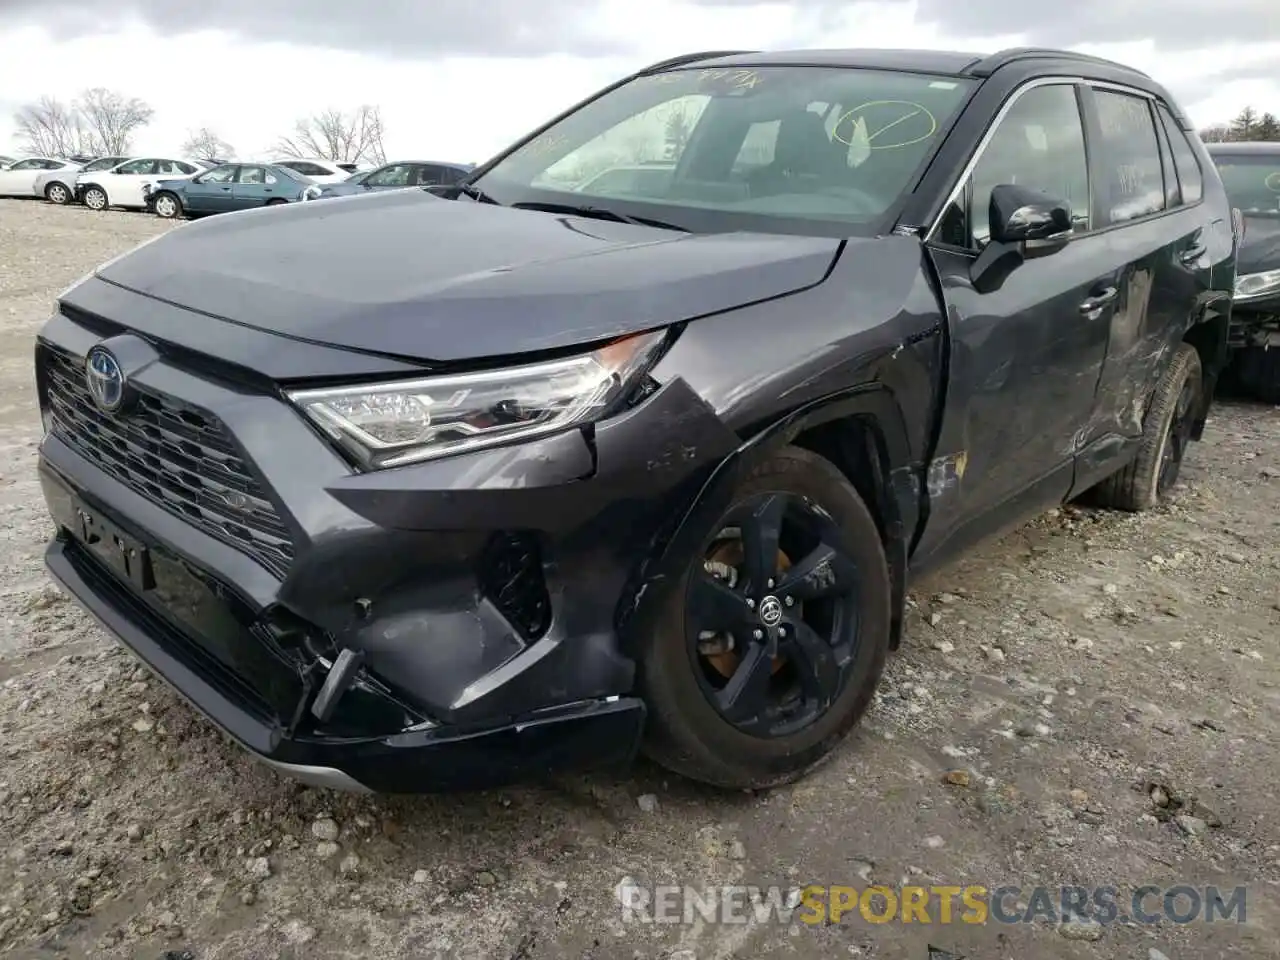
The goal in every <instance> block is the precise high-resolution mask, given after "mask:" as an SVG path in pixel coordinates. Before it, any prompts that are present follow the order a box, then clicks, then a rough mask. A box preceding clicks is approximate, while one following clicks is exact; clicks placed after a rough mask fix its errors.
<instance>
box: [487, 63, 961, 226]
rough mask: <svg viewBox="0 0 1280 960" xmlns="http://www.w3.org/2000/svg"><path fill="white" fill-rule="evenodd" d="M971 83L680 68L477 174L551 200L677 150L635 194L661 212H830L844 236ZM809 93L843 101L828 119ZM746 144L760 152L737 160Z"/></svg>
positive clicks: (495, 187)
mask: <svg viewBox="0 0 1280 960" xmlns="http://www.w3.org/2000/svg"><path fill="white" fill-rule="evenodd" d="M971 89H972V86H971V83H970V82H969V81H967V80H964V79H961V78H940V77H936V76H922V75H918V74H911V73H905V72H894V71H880V70H848V69H832V68H825V67H801V66H785V67H784V66H777V67H774V66H770V67H752V68H734V69H729V68H723V69H712V68H685V69H674V70H670V71H667V72H664V73H658V74H652V75H646V76H642V77H638V78H635V79H633V80H630V81H627V82H626V83H623V84H622V85H621V86H618V87H616V88H614V89H613V90H610V91H609V92H607V93H605V94H603V95H602V96H600V97H597V98H596V99H595V100H592V101H591V102H589V103H587V104H586V105H584V106H583V107H581V108H579V109H578V110H576V111H574V112H573V113H571V114H569V116H567V117H565V118H564V119H562V120H561V121H559V122H558V123H556V124H553V125H552V126H551V127H549V128H548V129H546V130H544V131H543V132H542V133H540V134H539V135H538V136H536V137H534V138H533V139H532V140H530V141H529V142H527V143H525V144H524V145H522V146H521V147H520V148H518V149H517V150H515V151H513V152H512V153H511V154H510V155H509V156H507V157H506V158H504V159H503V160H501V161H500V162H498V163H497V164H496V165H495V166H493V167H492V168H491V169H490V170H489V172H488V173H487V174H485V175H484V176H483V177H481V178H480V179H479V180H478V181H476V183H477V186H479V187H480V188H481V189H482V190H484V191H486V192H487V193H490V194H491V195H493V196H494V198H495V199H497V200H498V201H499V202H502V203H513V202H514V203H519V202H521V201H524V200H536V199H543V200H547V201H554V200H555V199H556V198H555V196H554V194H555V193H557V192H566V191H572V190H575V189H576V188H577V187H578V186H579V185H580V184H583V183H585V182H587V181H589V180H591V179H592V178H593V177H596V176H598V175H599V174H601V173H603V172H604V171H605V170H610V169H614V168H617V167H621V166H634V165H640V164H645V163H650V162H653V161H669V162H672V163H673V164H675V167H676V172H675V175H674V176H672V177H670V178H667V179H666V180H664V181H661V182H660V183H659V184H658V186H657V189H656V190H655V191H654V192H646V193H643V194H641V193H639V192H637V193H635V194H633V195H631V196H630V197H629V200H630V202H632V203H639V202H641V201H643V202H645V203H648V204H661V205H663V206H664V207H666V208H668V209H667V210H666V212H662V213H659V212H657V211H655V212H654V215H655V216H661V217H663V218H664V219H672V220H673V221H674V222H676V223H678V224H680V223H681V217H680V215H679V213H678V212H677V208H679V209H682V210H684V211H686V213H687V222H689V223H696V224H697V225H698V226H697V229H699V230H712V231H714V230H735V229H743V228H752V229H764V230H768V229H782V230H786V231H788V232H791V231H803V232H810V231H812V230H813V229H814V228H815V226H816V225H817V224H818V223H820V222H826V223H828V224H830V227H829V228H826V229H830V230H831V231H832V232H833V233H838V234H841V235H843V234H846V233H848V232H849V230H850V228H851V227H853V226H856V225H867V224H871V223H874V222H876V221H878V220H879V219H880V218H881V217H882V216H883V215H884V214H885V213H886V212H887V211H888V209H889V208H890V207H891V206H892V205H893V204H895V203H896V202H897V201H898V199H899V198H900V197H901V196H902V194H903V192H904V191H906V190H908V189H910V188H911V186H912V184H913V183H914V181H915V178H916V176H917V173H918V171H919V169H920V167H921V166H922V164H923V163H924V162H925V160H926V158H928V157H929V156H930V155H931V154H932V152H933V150H934V149H935V147H936V146H937V143H938V141H939V139H940V137H941V132H942V130H943V129H944V128H945V126H946V124H947V122H948V121H949V120H950V118H951V116H952V115H953V114H954V113H955V112H956V110H957V108H958V107H959V106H960V105H961V104H962V103H963V102H964V101H965V99H966V97H967V96H968V94H969V91H970V90H971ZM813 103H826V104H845V105H847V106H846V108H845V109H843V110H842V111H840V112H839V113H838V115H836V116H834V117H831V118H830V119H829V120H828V119H824V117H823V115H821V114H819V113H816V112H814V111H812V110H810V109H808V107H809V105H810V104H813ZM752 128H755V131H756V132H755V133H750V131H751V130H752ZM748 135H750V136H751V137H752V142H751V143H750V144H748V143H747V137H748ZM770 145H771V148H770ZM744 148H745V149H746V154H747V156H755V157H758V162H757V163H755V164H751V165H744V164H743V163H741V162H739V161H740V159H741V158H742V157H743V155H744ZM780 221H789V223H786V224H785V225H784V224H783V223H782V222H780ZM681 225H683V224H681ZM826 229H822V230H821V232H826Z"/></svg>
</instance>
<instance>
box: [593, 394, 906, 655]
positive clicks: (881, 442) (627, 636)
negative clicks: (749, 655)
mask: <svg viewBox="0 0 1280 960" xmlns="http://www.w3.org/2000/svg"><path fill="white" fill-rule="evenodd" d="M846 418H858V419H860V420H862V421H863V424H864V425H865V426H867V427H869V428H870V432H871V436H872V437H873V439H874V444H875V450H874V451H869V452H872V453H873V454H874V455H875V457H876V459H877V460H878V463H875V464H874V467H875V472H876V473H877V476H876V477H874V478H873V480H874V483H875V490H876V493H877V497H878V500H877V502H876V503H868V504H867V507H868V509H870V510H871V511H872V514H873V515H874V516H876V519H877V521H878V523H879V524H880V527H881V531H882V536H883V543H884V549H885V556H886V559H887V561H888V565H889V575H890V582H891V584H892V591H893V595H892V597H891V605H892V619H891V633H890V648H891V649H897V647H898V646H899V645H900V643H901V639H902V620H903V611H904V605H905V599H906V581H907V557H908V549H909V544H910V540H911V537H912V534H913V533H914V530H913V529H907V527H908V526H909V524H908V523H907V522H905V521H904V517H903V515H902V511H901V509H900V508H899V504H900V502H901V496H902V495H903V494H904V493H905V494H906V495H907V496H908V497H910V498H912V499H914V500H918V498H919V496H920V487H919V483H918V481H917V480H915V479H914V473H913V472H912V471H911V469H910V465H911V461H912V457H911V446H910V442H909V440H908V437H907V430H906V425H905V420H904V417H903V415H902V410H901V408H900V407H899V406H898V403H897V401H896V400H895V399H894V397H893V394H892V392H891V391H890V390H889V389H888V387H886V386H885V385H884V384H881V383H866V384H861V385H859V386H856V387H852V388H849V389H847V390H842V391H840V392H838V393H835V394H830V395H828V396H826V397H822V398H819V399H817V400H814V401H812V402H810V403H807V404H805V405H803V406H801V407H797V408H796V409H794V410H792V411H791V412H789V413H787V414H786V415H784V416H782V417H780V418H779V419H777V420H775V421H774V422H772V423H770V424H768V425H766V426H764V427H762V428H760V429H758V430H757V431H756V432H755V433H753V434H752V435H751V436H750V437H748V439H746V440H744V441H743V442H742V443H741V444H740V445H739V446H738V447H737V448H735V449H734V450H733V451H731V452H730V453H729V454H728V455H727V456H725V457H724V458H723V459H722V460H721V461H720V463H719V464H717V465H716V466H715V467H714V469H713V470H712V471H711V474H710V475H709V476H708V477H707V479H706V480H705V481H704V482H703V484H702V486H701V488H700V489H699V490H698V491H697V492H696V494H694V496H693V497H692V498H691V499H690V501H689V505H688V507H687V508H686V509H685V510H684V512H683V513H682V514H681V515H679V516H678V517H677V518H675V520H674V522H673V523H672V524H670V525H669V526H668V528H667V529H666V531H664V533H663V534H662V535H660V536H659V538H658V539H657V541H656V543H655V546H654V548H653V549H652V550H650V551H649V553H648V555H647V557H646V559H645V561H644V562H643V563H642V564H641V565H640V568H639V570H638V571H637V573H636V574H635V575H634V576H633V578H632V580H631V582H630V583H629V584H628V587H627V589H626V590H624V591H623V597H622V600H621V602H620V604H619V614H618V617H617V622H618V625H619V626H618V636H619V639H620V642H621V644H622V647H623V650H624V651H626V652H627V654H628V655H634V654H635V652H636V650H637V649H638V645H639V643H640V642H641V641H642V638H643V637H645V636H647V635H649V634H650V633H651V632H652V631H653V630H654V629H655V627H656V622H657V618H658V616H659V614H660V611H661V609H662V607H663V606H664V605H665V603H666V602H667V601H668V599H669V597H670V593H671V591H672V590H673V589H675V585H676V584H677V583H678V582H679V580H680V577H681V575H682V573H683V571H684V568H685V566H686V565H687V564H688V562H689V560H690V558H691V557H692V556H693V554H694V553H695V552H696V551H697V549H698V548H699V547H700V546H701V544H702V541H703V539H704V538H705V537H706V534H707V532H708V531H709V529H710V527H711V525H712V524H713V523H714V522H715V521H716V520H717V519H718V518H719V517H720V516H721V515H722V514H723V513H724V511H725V510H726V509H727V508H728V506H729V501H730V498H731V496H732V493H733V491H734V490H735V489H736V488H737V486H738V485H739V483H740V481H741V480H742V478H743V477H744V476H745V475H746V474H747V473H748V472H750V471H751V470H752V469H753V468H754V467H755V466H756V465H757V464H759V463H760V462H762V461H763V460H765V459H767V458H768V457H770V456H771V455H773V454H774V453H775V452H776V451H778V450H780V449H781V448H783V447H785V446H788V445H789V444H791V443H792V442H793V441H794V440H795V439H796V437H798V436H799V435H800V434H801V433H803V432H805V431H807V430H810V429H813V428H814V427H819V426H822V425H824V424H828V423H833V422H836V421H839V420H842V419H846ZM895 481H896V482H897V483H900V484H902V488H901V489H900V490H899V492H898V493H895V489H894V487H895ZM914 521H915V517H914V515H913V517H912V521H911V523H910V526H912V527H914Z"/></svg>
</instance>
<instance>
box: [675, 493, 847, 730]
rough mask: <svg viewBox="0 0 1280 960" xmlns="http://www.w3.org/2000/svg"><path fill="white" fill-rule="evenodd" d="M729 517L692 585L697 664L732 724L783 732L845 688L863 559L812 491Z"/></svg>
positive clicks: (808, 719) (752, 504) (689, 603)
mask: <svg viewBox="0 0 1280 960" xmlns="http://www.w3.org/2000/svg"><path fill="white" fill-rule="evenodd" d="M726 520H727V523H726V526H725V527H724V528H723V529H722V530H721V531H720V532H719V533H718V534H717V535H716V537H715V538H714V539H713V541H712V543H711V544H710V545H709V549H708V550H707V553H706V559H705V560H704V562H703V569H702V570H697V571H694V573H693V575H692V577H691V578H690V580H689V584H688V587H687V594H686V610H687V611H688V625H687V628H686V636H687V638H688V641H689V654H690V657H691V659H692V666H693V668H694V670H695V671H696V675H697V677H698V680H699V684H700V686H701V687H702V690H703V692H704V694H705V695H706V696H707V698H708V700H709V701H710V702H711V705H712V706H713V707H714V708H715V710H716V712H717V713H719V714H720V716H722V717H723V718H724V719H725V721H726V722H728V723H730V724H731V725H732V726H734V727H736V728H737V729H738V730H741V731H742V732H744V733H748V734H750V735H752V736H756V737H777V736H786V735H787V734H788V733H793V732H795V731H796V730H799V729H803V728H804V727H806V726H808V725H809V724H811V723H813V721H815V720H816V719H817V718H818V717H819V716H821V715H822V714H823V713H825V712H826V710H827V709H828V708H829V707H830V706H831V704H832V702H833V701H834V700H835V699H836V698H837V697H838V696H839V694H840V692H841V690H843V689H844V685H845V683H846V681H847V679H848V674H847V671H848V668H849V664H850V663H851V662H852V660H853V654H854V650H855V647H856V645H857V642H858V596H857V586H858V565H857V562H856V561H855V560H854V558H853V557H852V556H851V555H850V554H849V553H848V552H847V550H846V549H845V548H844V546H843V544H842V541H843V539H844V538H843V537H842V536H841V533H840V530H839V529H838V528H837V527H836V525H835V521H834V520H833V519H832V517H831V515H830V514H828V513H826V512H825V511H823V510H821V509H820V508H819V507H818V506H817V505H816V504H814V503H813V502H812V501H810V500H808V499H807V498H805V497H801V496H797V495H794V494H788V493H764V494H759V495H757V496H755V497H753V498H752V499H751V500H750V501H748V502H747V503H744V504H742V505H740V506H739V507H738V508H737V509H735V510H734V511H733V513H732V514H731V515H730V516H729V517H727V518H726ZM793 557H794V558H796V559H795V560H794V561H793V559H792V558H793Z"/></svg>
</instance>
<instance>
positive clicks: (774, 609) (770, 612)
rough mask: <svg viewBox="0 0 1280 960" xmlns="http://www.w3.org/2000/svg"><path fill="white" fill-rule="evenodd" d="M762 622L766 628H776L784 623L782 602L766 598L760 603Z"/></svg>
mask: <svg viewBox="0 0 1280 960" xmlns="http://www.w3.org/2000/svg"><path fill="white" fill-rule="evenodd" d="M760 622H761V623H763V624H764V625H765V626H766V627H776V626H777V625H778V624H779V623H781V622H782V601H781V600H779V599H778V598H777V597H772V596H770V597H765V598H764V599H763V600H761V601H760Z"/></svg>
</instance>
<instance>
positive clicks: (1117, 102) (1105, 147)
mask: <svg viewBox="0 0 1280 960" xmlns="http://www.w3.org/2000/svg"><path fill="white" fill-rule="evenodd" d="M1094 98H1095V102H1096V103H1097V105H1098V125H1099V126H1100V127H1101V130H1102V143H1101V145H1100V153H1101V161H1102V163H1101V166H1102V169H1103V181H1102V183H1100V184H1099V188H1100V192H1101V194H1102V198H1103V205H1104V206H1105V208H1106V210H1107V216H1108V219H1109V220H1110V221H1111V222H1112V223H1124V222H1126V221H1128V220H1134V219H1136V218H1138V217H1145V216H1149V215H1150V214H1153V213H1159V212H1160V211H1161V210H1163V209H1164V208H1165V206H1164V174H1163V172H1162V170H1161V167H1160V146H1159V143H1158V142H1157V140H1156V128H1155V123H1154V121H1153V120H1152V116H1151V107H1150V105H1149V103H1148V101H1147V100H1146V98H1144V97H1134V96H1130V95H1129V94H1127V93H1116V92H1115V91H1113V90H1095V91H1094Z"/></svg>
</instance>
